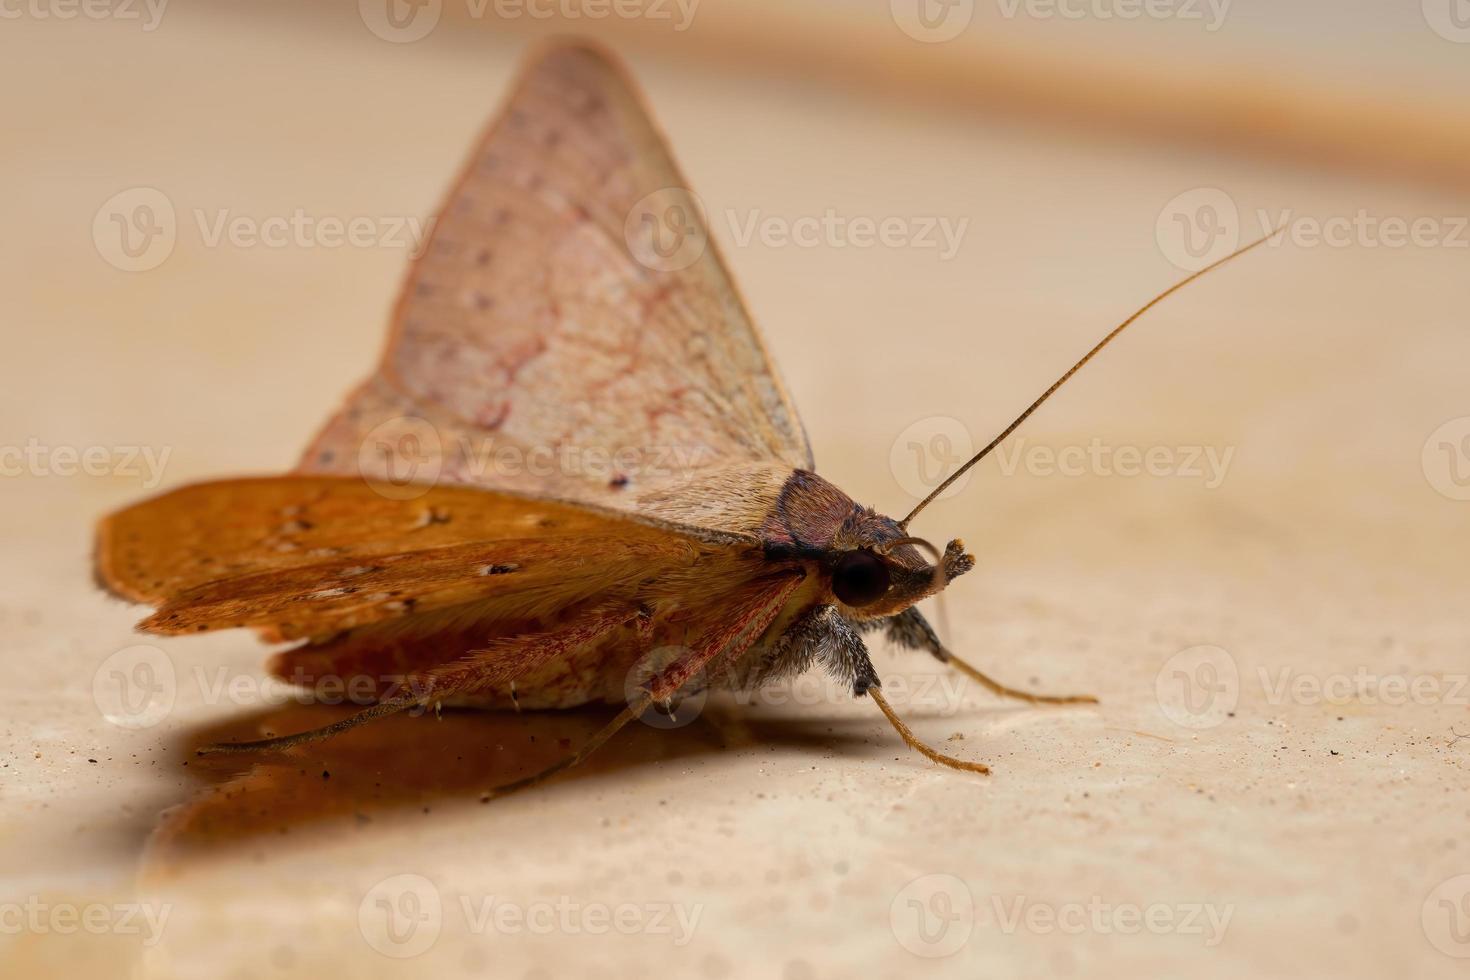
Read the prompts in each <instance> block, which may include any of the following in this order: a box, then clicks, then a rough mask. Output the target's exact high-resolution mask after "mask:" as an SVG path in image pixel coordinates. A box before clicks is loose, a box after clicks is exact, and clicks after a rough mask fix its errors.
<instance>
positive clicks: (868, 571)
mask: <svg viewBox="0 0 1470 980" xmlns="http://www.w3.org/2000/svg"><path fill="white" fill-rule="evenodd" d="M888 585H889V578H888V566H887V565H885V564H884V563H883V559H881V558H879V557H878V556H877V555H875V554H873V553H872V552H871V551H849V552H847V553H845V554H844V555H843V556H842V557H841V558H839V559H837V567H836V568H834V569H833V570H832V591H833V592H834V593H836V594H837V598H839V599H841V600H842V601H843V602H845V603H846V604H847V605H849V606H854V607H857V606H866V605H869V604H870V603H874V602H877V601H878V600H879V599H881V598H883V594H884V593H885V592H887V591H888Z"/></svg>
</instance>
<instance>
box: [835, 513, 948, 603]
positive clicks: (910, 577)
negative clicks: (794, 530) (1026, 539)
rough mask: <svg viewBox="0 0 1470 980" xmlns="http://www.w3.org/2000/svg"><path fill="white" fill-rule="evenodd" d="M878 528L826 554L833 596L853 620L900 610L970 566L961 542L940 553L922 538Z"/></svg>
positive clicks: (940, 586)
mask: <svg viewBox="0 0 1470 980" xmlns="http://www.w3.org/2000/svg"><path fill="white" fill-rule="evenodd" d="M885 523H887V524H889V525H892V529H891V530H890V529H889V528H882V529H880V530H881V533H877V534H872V535H870V536H867V537H866V540H857V541H851V542H843V543H842V544H843V545H847V546H846V547H843V546H838V547H835V548H834V549H833V550H832V551H831V552H829V554H828V559H827V562H826V565H827V574H828V576H829V585H830V588H831V591H832V596H833V598H834V599H836V600H837V602H838V603H839V604H841V606H842V608H843V613H844V614H845V615H847V616H849V617H850V618H853V619H876V618H879V617H883V616H893V615H896V614H898V613H901V612H903V611H904V610H905V609H907V608H908V607H909V606H912V605H913V604H914V603H916V602H918V601H919V600H920V599H924V598H927V597H929V596H931V595H934V594H935V593H937V592H940V591H942V590H943V589H944V587H945V586H947V585H948V584H949V583H950V581H951V580H953V579H955V578H957V577H958V576H960V575H963V574H964V573H965V572H968V571H969V570H970V569H971V568H974V567H975V559H974V557H973V556H972V555H969V554H966V553H965V546H964V543H963V542H961V541H958V540H955V541H951V542H950V543H949V544H948V545H946V546H945V548H944V551H943V552H941V551H940V550H939V549H938V548H936V547H935V546H934V545H932V544H930V543H929V542H928V541H925V540H924V539H923V538H915V537H909V536H907V535H904V534H902V533H901V532H900V531H899V530H898V528H897V525H895V524H893V523H892V522H891V521H887V522H885Z"/></svg>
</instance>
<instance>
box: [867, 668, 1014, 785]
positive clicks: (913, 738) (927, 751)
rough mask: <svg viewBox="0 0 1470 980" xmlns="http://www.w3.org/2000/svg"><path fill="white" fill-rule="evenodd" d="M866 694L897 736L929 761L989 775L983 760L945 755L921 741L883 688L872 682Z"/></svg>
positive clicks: (962, 770)
mask: <svg viewBox="0 0 1470 980" xmlns="http://www.w3.org/2000/svg"><path fill="white" fill-rule="evenodd" d="M868 694H869V695H871V696H872V698H873V703H874V704H876V705H877V706H878V710H879V711H881V712H883V715H884V717H886V718H887V719H888V723H889V724H890V725H892V726H893V730H894V731H896V732H898V737H899V738H901V739H903V742H904V744H905V745H907V746H908V747H909V748H911V749H913V750H914V751H916V752H918V753H919V754H920V755H922V756H924V758H926V759H928V760H929V761H930V762H937V763H939V764H940V765H941V766H948V767H949V768H951V769H958V770H960V771H961V772H978V773H980V774H981V775H982V776H988V775H990V767H989V766H987V765H985V764H984V763H983V762H966V761H965V760H964V759H956V758H955V757H954V756H952V755H945V754H944V753H943V752H939V751H937V750H935V749H932V748H930V747H929V746H927V745H925V744H924V743H923V742H921V741H920V740H919V736H917V735H915V734H914V733H913V731H912V730H911V729H910V728H909V726H908V725H905V724H904V723H903V719H902V718H900V717H899V716H898V715H897V714H896V713H894V710H893V708H892V707H891V706H890V705H889V704H888V699H887V698H885V697H884V696H883V688H882V687H881V686H880V685H878V684H874V685H873V686H872V687H870V688H869V689H868Z"/></svg>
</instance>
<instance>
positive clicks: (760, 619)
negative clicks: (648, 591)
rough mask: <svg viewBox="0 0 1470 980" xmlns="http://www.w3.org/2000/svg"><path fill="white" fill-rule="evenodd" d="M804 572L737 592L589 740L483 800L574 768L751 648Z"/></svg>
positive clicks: (482, 801) (498, 787) (500, 788)
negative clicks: (710, 669)
mask: <svg viewBox="0 0 1470 980" xmlns="http://www.w3.org/2000/svg"><path fill="white" fill-rule="evenodd" d="M803 577H804V576H800V575H798V576H781V577H779V578H775V579H768V580H765V581H764V582H759V583H756V585H755V587H754V588H752V589H749V590H747V594H745V595H740V594H739V593H737V597H736V599H735V600H734V601H733V603H732V605H733V608H731V609H728V610H727V609H725V608H723V607H720V608H719V609H718V613H719V618H718V619H717V620H715V621H714V622H713V623H712V624H709V625H708V626H707V627H706V628H705V629H704V630H702V631H701V632H700V634H699V639H698V641H697V642H696V643H695V645H694V646H693V648H692V649H690V650H689V651H688V652H687V653H685V654H684V655H683V656H681V657H678V658H676V659H675V660H674V662H673V663H671V664H669V665H668V666H667V667H665V668H664V669H663V671H661V672H660V673H659V674H656V675H655V676H653V677H651V678H649V679H648V680H647V681H646V682H645V683H644V685H643V695H642V697H640V698H638V699H637V700H636V701H634V702H633V703H631V704H629V705H628V707H626V708H624V709H623V710H622V711H620V712H618V715H617V717H616V718H614V719H613V720H612V721H610V722H608V723H607V724H606V725H605V726H603V727H602V729H601V730H599V731H598V732H597V734H595V735H593V736H592V737H591V738H590V739H588V740H587V744H586V745H584V746H582V747H581V748H580V749H578V750H577V751H576V752H573V753H572V754H571V755H569V756H567V757H566V758H564V759H561V760H559V761H558V762H556V763H553V764H552V765H550V766H548V767H547V768H545V769H543V770H541V771H540V772H538V773H535V774H533V775H530V776H527V777H525V778H524V779H517V780H515V781H513V782H509V783H506V784H504V785H502V786H497V787H495V788H494V789H491V790H488V791H486V792H485V793H483V794H482V795H481V796H480V802H481V803H488V802H490V801H491V800H493V799H497V798H499V797H502V796H506V795H508V794H510V793H514V792H516V791H517V790H522V789H526V788H527V787H530V786H535V785H536V784H538V783H541V782H543V781H545V780H547V779H549V778H551V777H552V776H555V775H556V774H557V773H560V772H563V771H565V770H567V769H570V768H572V767H573V766H575V765H577V764H578V763H580V762H582V761H583V760H584V759H586V758H587V757H588V756H589V755H591V754H592V753H593V752H595V751H596V750H597V749H598V748H600V747H601V746H602V744H603V743H604V742H606V741H607V740H608V739H609V738H611V737H612V736H613V735H614V734H616V733H617V731H618V730H619V729H620V728H622V727H623V726H624V725H626V724H628V722H630V721H632V720H633V719H634V718H638V717H641V716H642V715H643V712H645V711H647V710H648V708H649V707H650V706H651V705H653V704H654V703H656V702H662V701H667V700H668V699H669V698H671V697H673V696H674V695H675V694H677V693H678V692H679V690H680V689H681V688H683V687H684V685H685V684H687V683H688V682H689V681H690V680H692V679H693V678H694V677H695V676H696V675H697V674H698V673H699V671H700V670H702V669H703V668H704V667H705V666H707V665H708V664H709V663H711V662H712V661H714V660H715V659H716V658H718V657H721V656H724V657H726V658H727V659H730V660H734V659H735V658H738V657H739V656H740V655H741V654H743V653H744V652H745V651H746V650H748V649H750V646H751V644H753V643H755V641H756V640H757V639H758V638H759V637H760V635H761V633H763V632H765V629H766V627H767V626H769V625H771V622H772V620H774V619H775V618H776V614H777V613H779V612H780V611H781V606H782V605H783V604H784V603H785V602H786V598H787V597H788V596H789V595H791V593H792V591H793V590H795V588H796V586H797V585H798V584H799V583H800V582H801V580H802V578H803Z"/></svg>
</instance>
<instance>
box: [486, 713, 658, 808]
mask: <svg viewBox="0 0 1470 980" xmlns="http://www.w3.org/2000/svg"><path fill="white" fill-rule="evenodd" d="M652 703H653V699H652V698H643V699H642V700H641V701H637V702H635V703H633V704H630V705H629V706H628V707H626V708H624V709H623V710H622V711H619V712H618V716H617V717H616V718H614V719H613V720H612V721H610V722H608V723H607V724H606V725H603V726H602V727H601V728H599V729H598V730H597V732H596V733H595V734H594V735H593V736H592V737H591V738H589V739H588V740H587V744H586V745H584V746H582V747H581V748H580V749H578V750H577V751H575V752H573V753H572V754H571V755H569V756H566V757H565V758H563V759H560V760H558V761H556V762H554V763H552V764H551V765H549V766H547V767H546V768H545V769H542V770H541V771H540V772H538V773H534V774H533V775H530V776H527V777H525V778H524V779H516V780H513V781H511V782H509V783H505V784H503V785H501V786H497V787H495V788H494V789H491V790H486V791H485V792H484V793H482V794H481V795H480V802H481V803H489V802H490V801H491V800H493V799H496V798H498V797H501V796H509V795H510V794H511V793H514V792H516V791H518V790H523V789H529V788H530V787H532V786H535V785H536V784H537V783H541V782H544V781H545V780H548V779H550V778H551V777H552V776H555V775H556V774H557V773H559V772H562V771H563V770H566V769H570V768H572V766H575V765H576V764H577V763H579V762H581V761H582V760H584V759H586V758H587V757H588V756H589V755H591V754H592V753H593V752H596V751H597V750H598V749H599V748H601V747H602V743H604V742H606V741H607V740H608V739H610V738H612V737H613V736H614V735H616V734H617V732H618V730H619V729H620V728H622V727H623V726H624V725H626V724H627V723H628V722H630V721H632V720H633V719H634V718H637V717H638V716H639V715H641V714H643V712H644V711H647V710H648V706H649V705H651V704H652Z"/></svg>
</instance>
